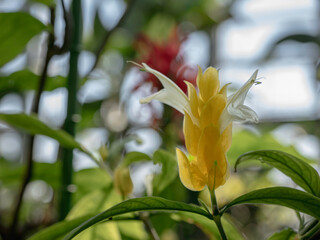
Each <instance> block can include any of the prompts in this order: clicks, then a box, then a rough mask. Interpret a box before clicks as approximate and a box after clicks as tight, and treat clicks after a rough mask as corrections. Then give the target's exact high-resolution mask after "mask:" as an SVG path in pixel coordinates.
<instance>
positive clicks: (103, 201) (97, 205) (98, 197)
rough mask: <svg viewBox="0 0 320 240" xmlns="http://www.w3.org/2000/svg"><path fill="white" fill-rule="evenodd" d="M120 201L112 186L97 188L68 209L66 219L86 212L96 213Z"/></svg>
mask: <svg viewBox="0 0 320 240" xmlns="http://www.w3.org/2000/svg"><path fill="white" fill-rule="evenodd" d="M120 201H121V198H120V195H119V194H116V193H115V191H114V190H113V188H112V186H109V187H107V188H102V189H97V190H95V191H92V192H90V193H88V194H87V195H85V196H83V197H82V198H81V199H80V200H79V201H78V202H77V203H76V205H75V206H74V207H73V208H72V209H71V210H70V212H69V214H68V215H67V217H66V220H71V219H75V218H78V217H81V216H85V215H87V214H89V213H90V214H98V213H99V212H102V211H104V210H106V209H108V208H110V207H112V206H113V205H115V204H117V203H118V202H120Z"/></svg>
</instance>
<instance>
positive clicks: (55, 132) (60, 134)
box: [0, 113, 100, 165]
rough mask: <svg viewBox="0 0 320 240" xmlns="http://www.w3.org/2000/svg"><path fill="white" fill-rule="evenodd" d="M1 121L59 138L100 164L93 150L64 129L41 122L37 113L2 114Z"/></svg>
mask: <svg viewBox="0 0 320 240" xmlns="http://www.w3.org/2000/svg"><path fill="white" fill-rule="evenodd" d="M0 121H3V122H6V123H7V124H9V125H11V126H12V127H16V128H19V129H21V130H23V131H26V132H28V133H29V134H32V135H36V134H40V135H44V136H47V137H51V138H53V139H55V140H57V141H58V142H59V143H60V145H61V146H63V147H65V148H70V149H74V148H75V149H79V150H80V151H82V152H83V153H85V154H87V155H88V156H89V157H90V158H91V159H92V160H94V161H95V163H96V164H97V165H100V160H99V159H97V158H96V157H95V156H94V155H93V154H92V153H91V152H89V151H88V150H86V149H85V148H84V147H82V146H81V144H79V143H78V142H77V141H76V140H75V139H74V138H73V137H72V136H71V135H70V134H68V133H67V132H65V131H63V130H59V129H53V128H51V127H49V126H47V125H46V124H44V123H43V122H41V121H40V120H39V119H38V118H37V117H36V115H33V114H32V115H26V114H23V113H18V114H0Z"/></svg>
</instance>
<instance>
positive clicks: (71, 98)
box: [59, 0, 82, 220]
mask: <svg viewBox="0 0 320 240" xmlns="http://www.w3.org/2000/svg"><path fill="white" fill-rule="evenodd" d="M71 14H72V28H71V29H72V39H71V45H70V69H69V76H68V83H67V90H68V109H67V117H66V121H65V126H64V130H65V131H66V132H68V133H69V134H71V135H72V136H74V135H75V121H74V116H75V114H76V112H77V111H76V110H77V109H76V107H77V90H78V78H79V77H78V57H79V53H80V44H81V32H82V31H81V28H82V22H81V14H82V13H81V1H80V0H73V2H72V9H71ZM72 159H73V150H72V149H64V151H63V154H62V169H61V173H62V179H61V181H62V186H61V198H60V210H59V219H60V220H62V219H64V218H65V216H66V215H67V214H68V212H69V210H70V208H71V191H70V184H71V183H72V172H73V168H72Z"/></svg>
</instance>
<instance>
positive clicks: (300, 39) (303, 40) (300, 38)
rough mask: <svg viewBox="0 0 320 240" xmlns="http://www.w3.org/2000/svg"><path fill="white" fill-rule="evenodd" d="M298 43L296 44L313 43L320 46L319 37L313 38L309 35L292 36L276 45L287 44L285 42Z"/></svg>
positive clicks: (280, 40)
mask: <svg viewBox="0 0 320 240" xmlns="http://www.w3.org/2000/svg"><path fill="white" fill-rule="evenodd" d="M290 40H291V41H296V42H301V43H309V42H311V43H312V42H313V43H315V44H317V45H320V39H319V38H318V37H317V36H312V35H309V34H292V35H289V36H285V37H283V38H281V39H279V40H278V41H277V43H276V44H279V43H282V42H285V41H290Z"/></svg>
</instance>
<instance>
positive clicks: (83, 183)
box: [73, 168, 112, 203]
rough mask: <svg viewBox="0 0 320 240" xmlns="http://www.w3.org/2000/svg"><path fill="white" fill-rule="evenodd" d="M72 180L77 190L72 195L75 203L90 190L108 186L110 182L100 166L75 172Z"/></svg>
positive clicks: (109, 178)
mask: <svg viewBox="0 0 320 240" xmlns="http://www.w3.org/2000/svg"><path fill="white" fill-rule="evenodd" d="M73 182H74V184H75V185H76V186H77V191H76V192H75V193H74V195H73V200H74V203H75V202H77V201H78V200H81V199H82V197H83V196H85V195H87V194H88V193H90V192H93V191H95V190H98V189H103V188H104V189H105V188H108V187H109V186H110V185H111V184H112V179H111V177H110V176H109V175H108V174H107V173H106V171H104V170H103V169H101V168H89V169H83V170H80V171H78V172H75V173H74V177H73Z"/></svg>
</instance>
